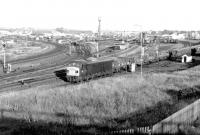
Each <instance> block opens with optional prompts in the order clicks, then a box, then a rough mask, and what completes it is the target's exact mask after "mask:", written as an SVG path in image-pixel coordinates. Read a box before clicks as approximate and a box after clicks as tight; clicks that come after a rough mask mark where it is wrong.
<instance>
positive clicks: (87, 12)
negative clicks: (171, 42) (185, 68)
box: [0, 0, 200, 31]
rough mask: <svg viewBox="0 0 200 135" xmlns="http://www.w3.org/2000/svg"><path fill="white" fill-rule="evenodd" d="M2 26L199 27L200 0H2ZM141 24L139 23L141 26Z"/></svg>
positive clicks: (110, 28) (193, 28) (146, 28)
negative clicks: (100, 22) (100, 23)
mask: <svg viewBox="0 0 200 135" xmlns="http://www.w3.org/2000/svg"><path fill="white" fill-rule="evenodd" d="M0 3H1V6H0V17H1V19H0V27H14V28H15V27H34V28H56V27H65V28H68V29H81V30H93V31H97V26H98V17H99V16H100V17H101V20H102V29H103V30H121V31H124V30H126V31H132V30H141V29H142V30H150V29H151V30H163V29H170V30H200V1H199V0H0ZM139 25H140V26H139Z"/></svg>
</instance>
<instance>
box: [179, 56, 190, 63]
mask: <svg viewBox="0 0 200 135" xmlns="http://www.w3.org/2000/svg"><path fill="white" fill-rule="evenodd" d="M181 62H182V63H188V62H192V56H188V55H186V54H185V55H183V56H182V60H181Z"/></svg>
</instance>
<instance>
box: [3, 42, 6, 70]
mask: <svg viewBox="0 0 200 135" xmlns="http://www.w3.org/2000/svg"><path fill="white" fill-rule="evenodd" d="M3 69H4V70H5V69H6V44H5V43H3Z"/></svg>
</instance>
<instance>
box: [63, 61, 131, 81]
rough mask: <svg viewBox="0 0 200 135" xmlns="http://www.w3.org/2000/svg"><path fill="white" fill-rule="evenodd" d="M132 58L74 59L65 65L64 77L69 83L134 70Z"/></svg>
mask: <svg viewBox="0 0 200 135" xmlns="http://www.w3.org/2000/svg"><path fill="white" fill-rule="evenodd" d="M134 70H135V60H134V58H122V57H121V58H115V59H111V60H102V61H101V60H98V61H87V60H75V61H72V62H70V63H69V64H68V65H67V67H66V79H67V81H68V82H71V83H78V82H81V81H88V80H90V79H93V78H98V77H103V76H111V75H112V74H113V73H117V72H122V71H127V72H134Z"/></svg>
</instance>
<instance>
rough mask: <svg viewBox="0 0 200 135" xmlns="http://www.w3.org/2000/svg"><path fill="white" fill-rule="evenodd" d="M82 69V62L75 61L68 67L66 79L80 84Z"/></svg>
mask: <svg viewBox="0 0 200 135" xmlns="http://www.w3.org/2000/svg"><path fill="white" fill-rule="evenodd" d="M81 67H82V64H81V63H80V62H77V61H74V62H72V63H70V64H68V65H67V67H66V78H67V81H69V82H78V81H79V80H80V76H81Z"/></svg>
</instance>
